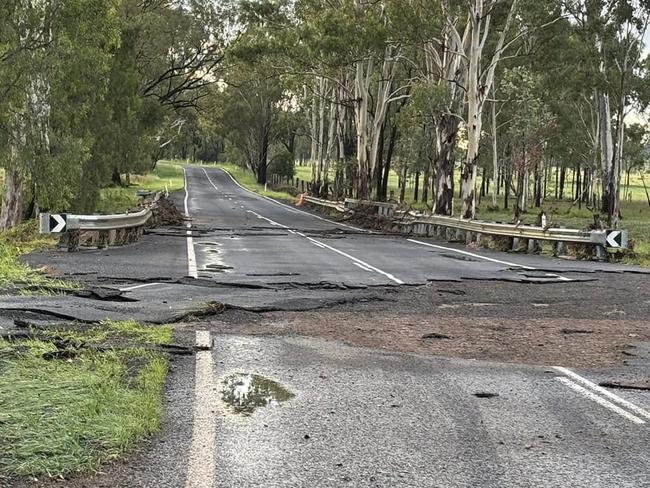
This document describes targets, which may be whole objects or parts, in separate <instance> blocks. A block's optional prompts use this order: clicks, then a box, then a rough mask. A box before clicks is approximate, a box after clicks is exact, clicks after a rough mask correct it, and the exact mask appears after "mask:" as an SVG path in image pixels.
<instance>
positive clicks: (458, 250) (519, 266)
mask: <svg viewBox="0 0 650 488" xmlns="http://www.w3.org/2000/svg"><path fill="white" fill-rule="evenodd" d="M406 240H407V241H409V242H413V243H415V244H420V245H422V246H428V247H433V248H435V249H442V250H444V251H452V252H457V253H458V254H464V255H466V256H471V257H473V258H477V259H483V260H485V261H492V262H493V263H499V264H505V265H506V266H514V267H516V268H522V269H528V270H531V271H532V270H535V268H532V267H530V266H524V265H523V264H516V263H511V262H508V261H501V260H500V259H494V258H489V257H487V256H481V255H480V254H474V253H473V252H468V251H462V250H460V249H454V248H453V247H445V246H438V245H436V244H429V243H428V242H422V241H417V240H415V239H406Z"/></svg>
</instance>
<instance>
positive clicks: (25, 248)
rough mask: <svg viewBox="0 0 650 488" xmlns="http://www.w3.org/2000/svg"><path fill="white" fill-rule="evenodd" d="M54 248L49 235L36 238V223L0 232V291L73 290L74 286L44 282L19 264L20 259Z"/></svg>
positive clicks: (44, 279)
mask: <svg viewBox="0 0 650 488" xmlns="http://www.w3.org/2000/svg"><path fill="white" fill-rule="evenodd" d="M54 245H56V238H55V237H53V236H52V235H46V234H39V232H38V222H37V221H36V220H31V221H28V222H26V223H24V224H21V225H19V226H18V227H15V228H13V229H11V230H7V231H3V232H0V290H2V289H6V288H7V287H9V286H16V285H23V286H27V287H30V288H31V289H33V288H38V287H43V289H45V288H63V289H69V288H74V284H71V283H67V282H63V281H60V280H52V279H50V278H47V277H46V276H45V275H44V274H43V273H41V272H40V271H39V270H34V269H32V268H30V267H29V266H27V265H26V264H23V263H21V262H20V259H19V257H20V255H21V254H27V253H30V252H33V251H37V250H41V249H45V248H48V247H52V246H54Z"/></svg>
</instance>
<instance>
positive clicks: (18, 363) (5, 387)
mask: <svg viewBox="0 0 650 488" xmlns="http://www.w3.org/2000/svg"><path fill="white" fill-rule="evenodd" d="M102 332H106V334H102ZM49 334H50V335H51V336H52V337H53V339H54V338H56V339H57V340H58V341H61V340H62V339H63V340H65V341H66V342H67V343H68V344H70V345H71V346H69V349H68V350H66V351H64V352H65V353H64V354H62V355H61V356H60V357H58V356H57V354H58V353H60V352H61V350H60V349H57V346H56V345H55V342H52V341H50V340H48V339H47V338H46V337H43V338H37V339H33V340H26V341H16V342H9V341H7V340H0V376H1V379H2V381H0V404H2V405H3V408H2V411H0V442H2V445H3V446H4V448H3V450H2V452H0V481H1V480H2V478H3V477H4V478H8V479H12V478H15V477H26V476H30V477H35V476H38V477H40V476H60V475H67V474H71V473H74V472H78V471H82V470H89V469H90V470H97V469H98V468H99V465H100V463H103V462H106V461H109V460H113V459H116V458H118V457H120V456H122V455H123V454H124V453H126V452H128V451H130V450H132V449H133V448H134V446H135V445H136V444H137V442H138V441H139V440H141V439H142V438H143V437H144V436H147V435H149V434H151V433H152V432H155V431H156V430H158V428H159V427H160V421H161V415H162V390H163V386H164V382H165V377H166V374H167V368H168V360H167V359H166V357H165V356H164V355H163V354H161V353H159V352H156V351H152V350H147V349H143V348H142V347H141V345H142V344H164V343H168V342H169V341H170V340H171V329H170V328H168V327H165V328H161V329H160V331H158V330H156V329H151V330H150V329H148V328H146V327H143V326H140V325H138V324H136V323H133V322H127V323H120V322H107V323H103V324H101V325H99V326H97V327H96V328H92V329H90V330H88V331H83V330H68V331H66V330H56V331H49ZM111 344H119V345H120V348H119V349H111V348H110V345H111ZM89 346H92V347H89ZM97 346H102V347H101V348H100V349H97V348H96V347H97ZM107 346H108V347H107Z"/></svg>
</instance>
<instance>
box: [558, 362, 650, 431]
mask: <svg viewBox="0 0 650 488" xmlns="http://www.w3.org/2000/svg"><path fill="white" fill-rule="evenodd" d="M553 369H554V370H555V371H558V372H560V373H562V374H564V375H566V376H568V377H570V378H573V379H574V380H576V381H577V382H578V383H582V384H583V385H585V386H586V387H587V388H589V389H590V390H592V391H594V392H597V393H600V394H601V395H603V396H605V397H607V398H609V399H610V400H612V401H613V402H615V403H618V404H619V405H621V406H623V407H625V408H627V409H628V410H630V411H632V412H634V413H636V414H637V415H640V416H641V417H645V418H646V419H648V420H650V412H648V411H647V410H644V409H642V408H641V407H638V406H636V405H635V404H634V403H631V402H628V401H627V400H626V399H625V398H621V397H620V396H618V395H615V394H614V393H612V392H611V391H609V390H606V389H605V388H603V387H602V386H599V385H597V384H596V383H593V382H591V381H589V380H588V379H587V378H583V377H582V376H580V375H579V374H578V373H574V372H573V371H571V370H570V369H568V368H563V367H562V366H553Z"/></svg>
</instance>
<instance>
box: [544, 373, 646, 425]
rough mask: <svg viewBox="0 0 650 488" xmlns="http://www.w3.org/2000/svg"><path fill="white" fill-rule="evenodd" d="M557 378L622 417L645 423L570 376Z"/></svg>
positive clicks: (637, 422) (636, 422)
mask: <svg viewBox="0 0 650 488" xmlns="http://www.w3.org/2000/svg"><path fill="white" fill-rule="evenodd" d="M555 379H556V380H557V381H559V382H560V383H562V384H564V385H565V386H568V387H569V388H571V389H572V390H574V391H576V392H578V393H580V394H581V395H583V396H585V397H587V398H589V399H590V400H593V401H594V402H596V403H597V404H599V405H601V406H603V407H605V408H607V409H609V410H611V411H612V412H616V413H617V414H619V415H620V416H621V417H625V418H626V419H627V420H630V421H632V422H634V423H635V424H645V421H644V420H641V419H640V418H639V417H637V416H636V415H632V414H631V413H630V412H628V411H627V410H623V409H622V408H621V407H619V406H618V405H614V404H613V403H612V402H610V401H608V400H605V399H604V398H602V397H600V396H598V395H596V394H595V393H594V392H592V391H589V390H588V389H587V388H584V387H583V386H580V385H579V384H577V383H574V382H573V381H571V380H570V379H569V378H566V377H561V376H556V377H555Z"/></svg>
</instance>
